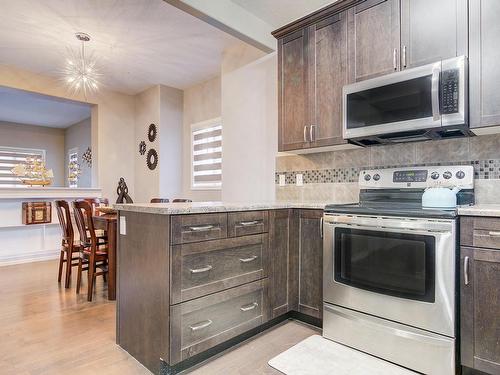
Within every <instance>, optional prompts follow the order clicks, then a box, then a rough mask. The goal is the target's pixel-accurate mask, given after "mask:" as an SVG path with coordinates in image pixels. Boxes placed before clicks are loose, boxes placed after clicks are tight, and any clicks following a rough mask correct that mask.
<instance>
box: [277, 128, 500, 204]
mask: <svg viewBox="0 0 500 375" xmlns="http://www.w3.org/2000/svg"><path fill="white" fill-rule="evenodd" d="M432 165H472V166H473V167H474V177H475V188H476V201H481V203H500V134H495V135H487V136H477V137H470V138H458V139H447V140H436V141H426V142H416V143H402V144H396V145H390V146H376V147H367V148H357V149H351V150H342V151H330V152H322V153H314V154H305V155H293V154H283V155H280V156H278V157H277V158H276V174H275V184H276V199H277V200H298V201H319V200H327V201H331V202H332V203H335V202H352V201H356V199H357V196H358V189H357V181H358V175H359V172H360V171H361V170H363V169H375V168H376V169H383V168H399V167H418V166H432ZM298 173H300V174H302V178H303V183H304V185H303V186H296V184H295V182H296V175H297V174H298ZM279 175H285V186H279Z"/></svg>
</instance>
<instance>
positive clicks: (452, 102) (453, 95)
mask: <svg viewBox="0 0 500 375" xmlns="http://www.w3.org/2000/svg"><path fill="white" fill-rule="evenodd" d="M458 80H459V72H458V70H457V69H450V70H445V71H443V72H441V114H443V115H446V114H450V113H457V112H458V83H459V82H458Z"/></svg>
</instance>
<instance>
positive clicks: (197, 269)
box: [189, 265, 212, 273]
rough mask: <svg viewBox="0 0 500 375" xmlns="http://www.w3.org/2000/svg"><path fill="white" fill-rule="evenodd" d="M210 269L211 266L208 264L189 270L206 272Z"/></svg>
mask: <svg viewBox="0 0 500 375" xmlns="http://www.w3.org/2000/svg"><path fill="white" fill-rule="evenodd" d="M211 269H212V266H210V265H208V266H206V267H203V268H195V269H194V270H193V269H190V270H189V271H191V273H203V272H208V271H210V270H211Z"/></svg>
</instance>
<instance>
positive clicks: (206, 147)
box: [191, 118, 222, 189]
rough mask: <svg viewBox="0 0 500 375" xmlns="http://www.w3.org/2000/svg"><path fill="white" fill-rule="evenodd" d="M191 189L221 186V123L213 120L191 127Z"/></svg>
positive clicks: (218, 187)
mask: <svg viewBox="0 0 500 375" xmlns="http://www.w3.org/2000/svg"><path fill="white" fill-rule="evenodd" d="M191 160H192V163H191V188H192V189H220V188H221V185H222V123H221V119H220V118H217V119H213V120H209V121H204V122H201V123H198V124H193V125H191Z"/></svg>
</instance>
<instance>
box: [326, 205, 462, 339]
mask: <svg viewBox="0 0 500 375" xmlns="http://www.w3.org/2000/svg"><path fill="white" fill-rule="evenodd" d="M323 257H324V258H323V259H324V279H323V283H324V285H323V294H324V300H325V302H327V303H330V304H334V305H338V306H342V307H345V308H349V309H353V310H357V311H360V312H363V313H367V314H371V315H374V316H377V317H381V318H385V319H390V320H393V321H396V322H399V323H403V324H408V325H412V326H415V327H419V328H422V329H426V330H429V331H432V332H436V333H441V334H444V335H447V336H450V337H454V332H455V330H454V319H455V304H454V293H455V225H454V221H452V220H442V221H440V220H426V219H411V220H410V219H408V218H394V217H393V218H389V217H385V218H384V217H378V218H374V217H363V216H357V217H352V216H345V215H337V216H330V215H325V239H324V254H323Z"/></svg>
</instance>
